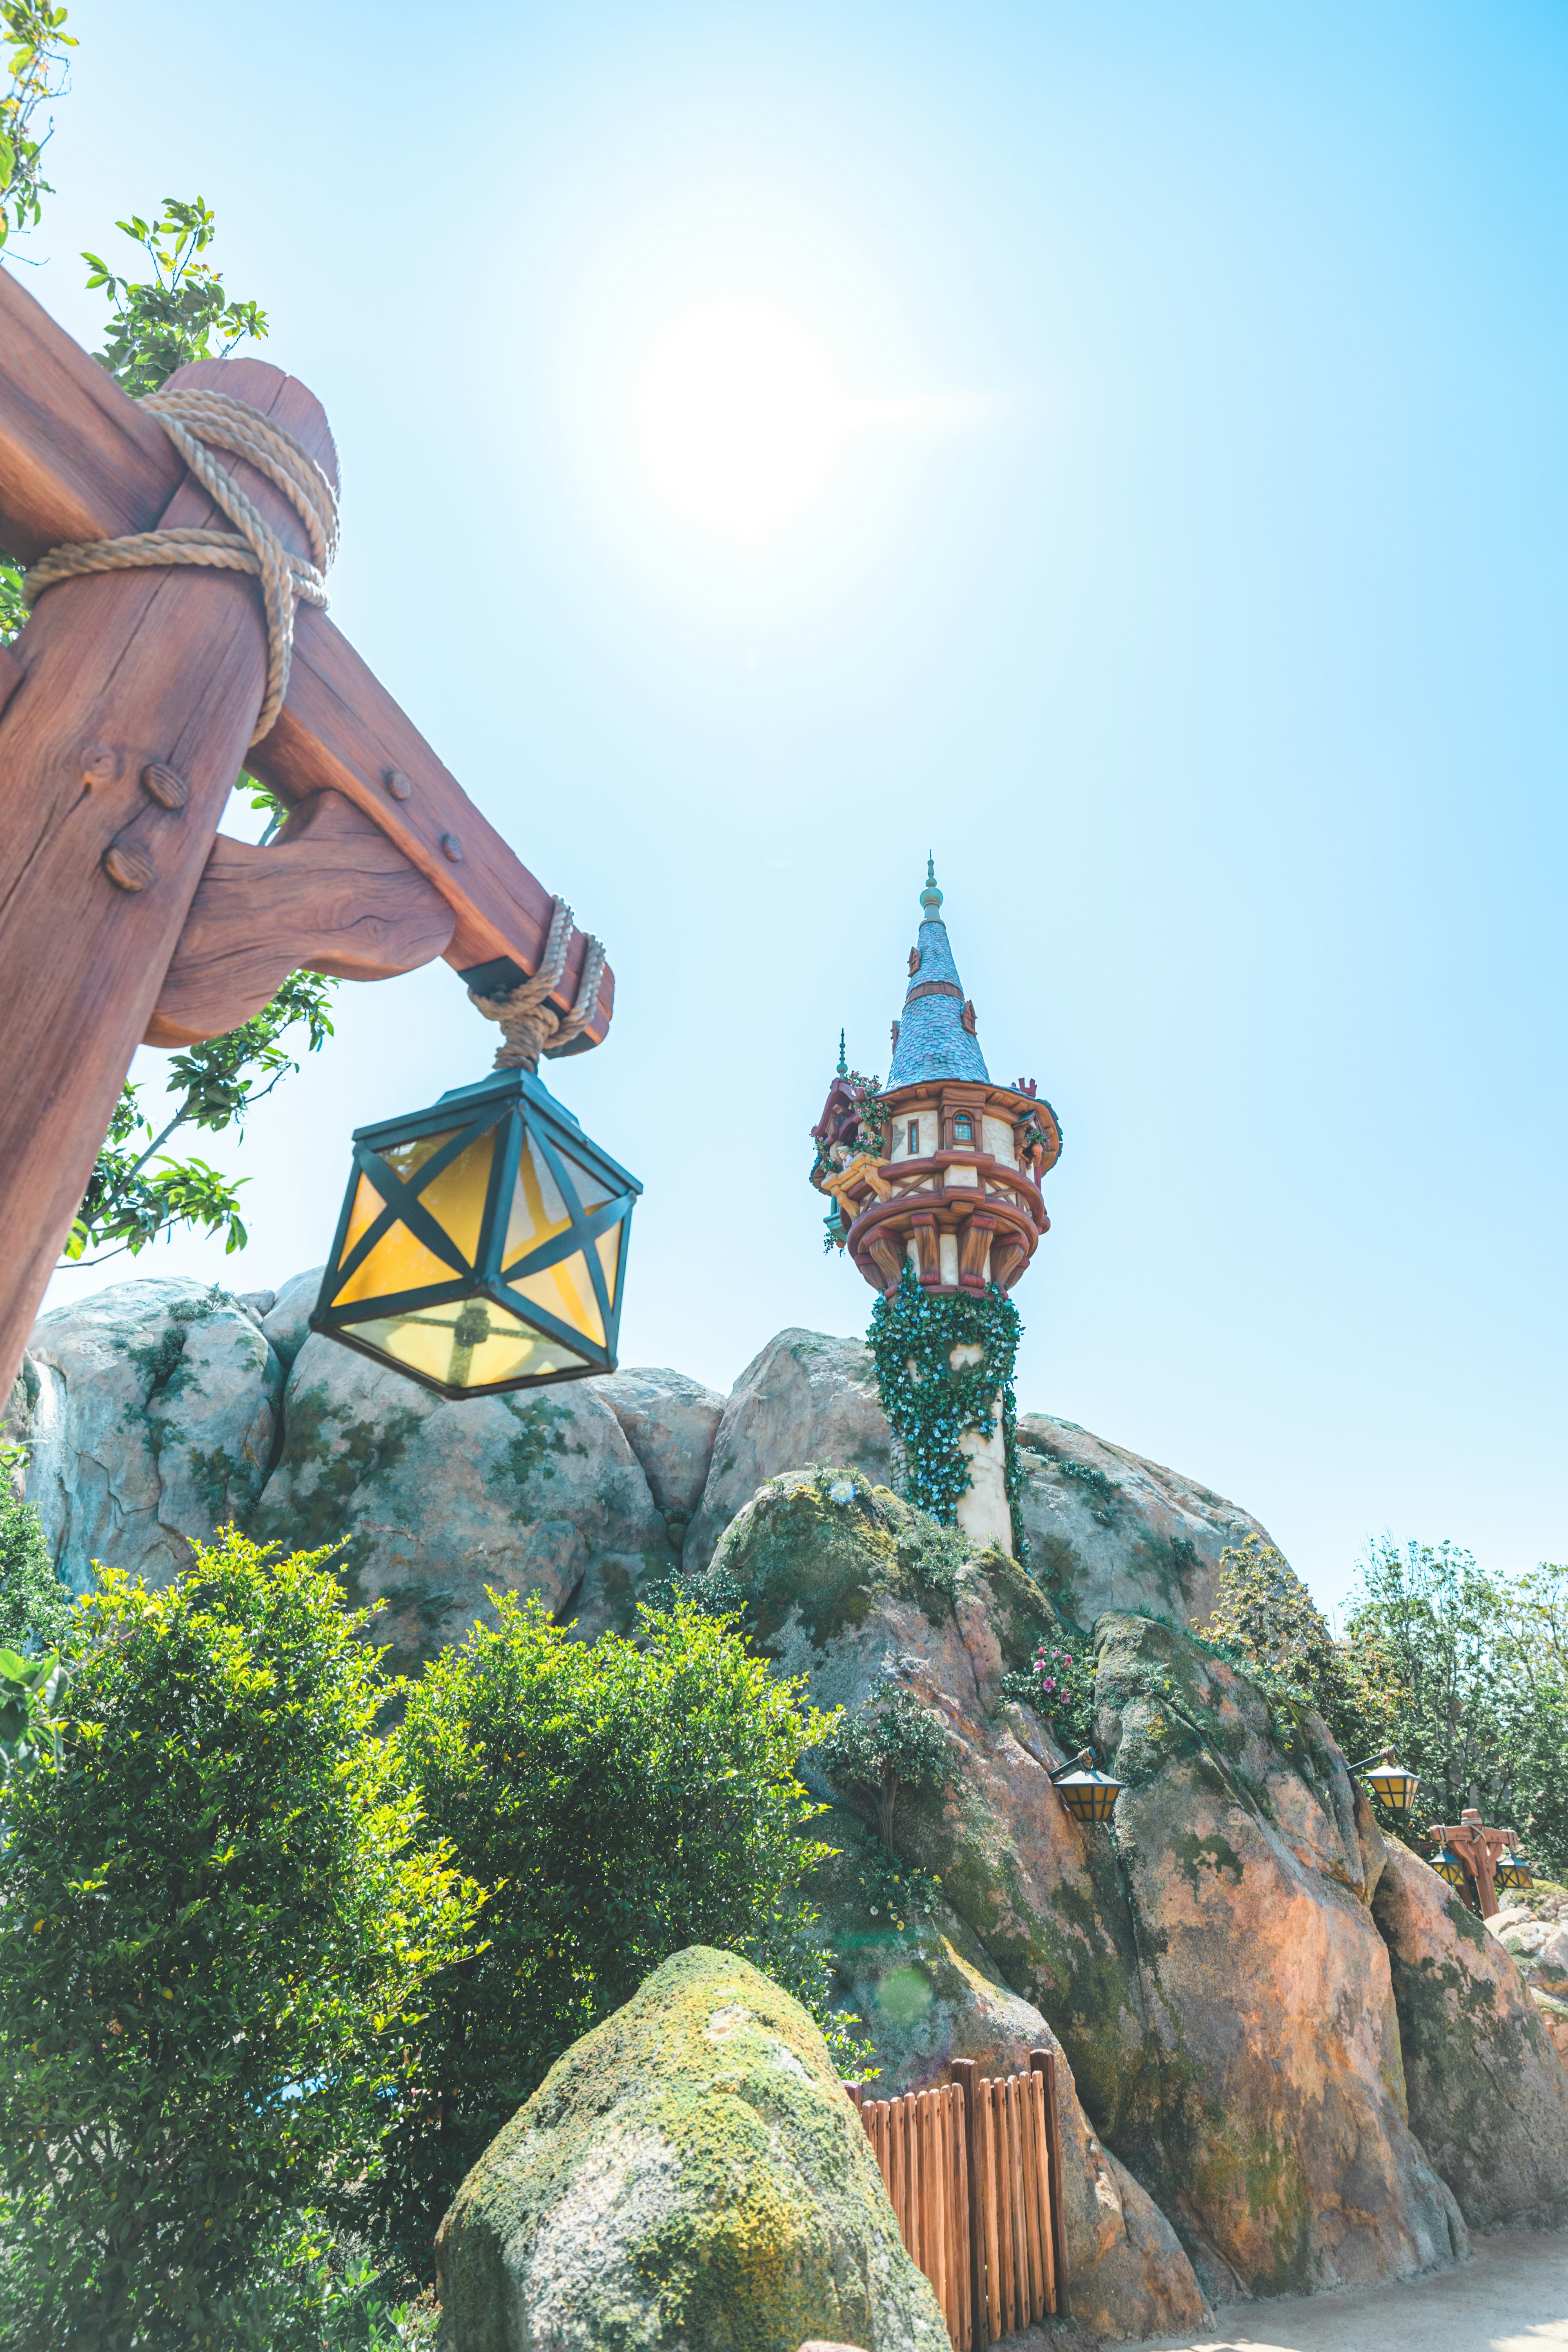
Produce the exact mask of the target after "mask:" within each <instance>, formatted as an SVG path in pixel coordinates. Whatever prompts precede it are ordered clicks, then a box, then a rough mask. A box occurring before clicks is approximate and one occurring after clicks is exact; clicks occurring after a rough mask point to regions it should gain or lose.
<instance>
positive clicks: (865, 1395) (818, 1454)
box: [685, 1330, 893, 1570]
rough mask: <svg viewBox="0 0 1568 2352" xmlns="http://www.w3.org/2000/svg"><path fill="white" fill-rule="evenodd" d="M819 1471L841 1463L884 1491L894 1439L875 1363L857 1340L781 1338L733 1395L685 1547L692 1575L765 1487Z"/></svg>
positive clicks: (809, 1335)
mask: <svg viewBox="0 0 1568 2352" xmlns="http://www.w3.org/2000/svg"><path fill="white" fill-rule="evenodd" d="M813 1462H834V1463H841V1464H844V1465H847V1466H849V1467H850V1468H853V1469H856V1470H859V1471H862V1472H864V1474H865V1475H866V1476H867V1477H868V1478H870V1479H872V1480H874V1481H876V1482H877V1483H879V1484H881V1485H886V1484H887V1482H888V1480H889V1478H890V1476H891V1475H892V1468H893V1433H892V1432H891V1430H890V1429H889V1426H888V1418H887V1415H886V1414H885V1413H884V1412H883V1411H882V1406H881V1401H880V1399H879V1396H878V1394H877V1374H876V1369H875V1367H874V1365H873V1364H872V1361H871V1357H870V1353H869V1351H868V1349H867V1348H865V1347H864V1346H863V1345H862V1343H861V1342H860V1341H859V1340H858V1339H832V1338H830V1337H829V1336H828V1334H827V1333H826V1331H795V1330H791V1331H781V1332H780V1333H779V1334H778V1337H777V1338H776V1339H770V1340H769V1341H768V1344H767V1346H766V1347H765V1348H764V1349H763V1350H762V1353H761V1354H760V1355H757V1356H753V1357H752V1360H751V1362H750V1363H749V1364H748V1365H747V1366H746V1369H745V1370H744V1371H743V1372H742V1374H741V1377H740V1379H739V1380H738V1381H736V1382H735V1385H734V1387H733V1388H732V1389H731V1391H730V1395H729V1399H728V1402H726V1404H725V1406H724V1412H723V1417H722V1419H721V1422H720V1423H719V1429H718V1434H717V1435H716V1437H715V1439H714V1441H713V1460H712V1466H711V1468H710V1471H709V1473H708V1480H707V1484H706V1486H704V1488H703V1492H702V1500H701V1503H700V1506H699V1507H698V1512H697V1516H696V1517H695V1518H694V1519H693V1520H692V1522H691V1527H690V1529H689V1533H688V1535H687V1538H686V1549H685V1564H686V1567H687V1569H688V1570H701V1569H705V1568H706V1567H707V1565H708V1563H709V1561H710V1559H712V1557H713V1547H714V1546H715V1544H716V1543H717V1542H718V1540H719V1538H720V1537H721V1535H722V1534H723V1532H724V1530H725V1528H727V1527H728V1526H729V1524H730V1522H731V1519H732V1518H733V1517H734V1516H735V1514H736V1512H737V1511H738V1510H740V1509H741V1508H742V1506H743V1505H744V1504H746V1503H749V1502H750V1501H751V1499H752V1496H753V1495H754V1494H755V1493H756V1491H757V1488H758V1487H759V1486H761V1485H762V1483H763V1479H764V1478H771V1477H773V1476H774V1475H776V1474H777V1473H778V1472H779V1471H781V1470H800V1469H804V1468H805V1465H807V1464H808V1463H813Z"/></svg>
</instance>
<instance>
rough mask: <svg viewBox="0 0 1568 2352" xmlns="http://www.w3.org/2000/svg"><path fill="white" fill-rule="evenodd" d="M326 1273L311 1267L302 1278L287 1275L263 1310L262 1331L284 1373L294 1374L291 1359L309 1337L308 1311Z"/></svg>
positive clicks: (324, 1268)
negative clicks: (286, 1278)
mask: <svg viewBox="0 0 1568 2352" xmlns="http://www.w3.org/2000/svg"><path fill="white" fill-rule="evenodd" d="M326 1270H327V1269H326V1267H325V1266H324V1265H312V1266H309V1267H307V1268H306V1270H305V1272H304V1273H303V1274H293V1275H290V1276H289V1279H288V1281H287V1282H286V1283H285V1284H284V1285H283V1287H282V1289H281V1290H277V1291H274V1292H273V1294H272V1300H271V1304H270V1305H269V1306H268V1307H266V1308H265V1309H264V1310H263V1314H262V1321H261V1328H262V1329H263V1330H264V1331H265V1332H266V1334H267V1339H268V1346H269V1347H270V1348H271V1349H272V1352H273V1354H274V1355H275V1356H276V1357H277V1358H278V1360H279V1363H280V1364H281V1365H282V1367H283V1370H284V1371H285V1373H288V1372H290V1371H292V1370H293V1369H294V1359H295V1357H296V1356H297V1355H298V1354H299V1352H300V1349H301V1348H302V1347H303V1346H304V1344H305V1342H306V1340H307V1339H309V1338H310V1311H311V1309H312V1307H314V1306H315V1304H316V1299H317V1297H318V1295H319V1293H320V1291H321V1276H322V1275H323V1274H325V1272H326ZM261 1295H262V1296H265V1293H263V1294H261Z"/></svg>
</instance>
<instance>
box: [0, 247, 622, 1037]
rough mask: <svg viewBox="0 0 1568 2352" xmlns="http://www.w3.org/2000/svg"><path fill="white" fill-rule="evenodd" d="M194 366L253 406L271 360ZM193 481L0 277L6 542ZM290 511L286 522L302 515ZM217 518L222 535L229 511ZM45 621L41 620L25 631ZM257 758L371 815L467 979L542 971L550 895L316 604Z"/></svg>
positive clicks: (579, 955) (162, 499) (100, 534)
mask: <svg viewBox="0 0 1568 2352" xmlns="http://www.w3.org/2000/svg"><path fill="white" fill-rule="evenodd" d="M200 364H201V365H202V366H204V367H205V368H207V369H209V370H216V374H209V375H207V376H205V377H204V376H201V375H196V374H192V373H190V372H189V371H182V373H181V374H180V375H179V376H178V377H177V378H176V379H175V381H177V382H179V383H187V382H188V383H197V382H206V383H211V384H212V385H213V386H214V387H215V388H216V389H217V390H220V391H226V392H230V393H232V394H234V395H235V397H236V398H237V399H240V400H244V399H247V398H248V396H249V395H248V394H247V393H246V392H245V391H244V390H243V389H242V376H241V372H242V371H243V370H244V369H245V368H247V367H253V366H258V365H260V364H262V363H261V362H256V361H242V360H229V361H221V362H220V361H206V362H201V363H200ZM273 373H277V371H273ZM225 462H228V461H227V460H226V461H225ZM183 476H184V469H183V467H182V466H181V464H180V461H179V458H178V457H177V456H176V455H175V452H174V447H173V446H172V444H171V443H170V441H169V439H168V436H166V435H165V434H164V433H163V430H162V429H161V428H160V427H159V426H158V425H155V424H154V423H153V419H152V418H151V417H150V416H145V415H142V412H141V410H140V409H139V408H138V407H137V405H136V403H135V402H134V401H133V400H132V399H130V398H128V396H127V395H126V394H125V393H123V392H122V391H121V388H120V386H119V385H118V384H117V383H115V382H114V379H113V378H112V377H111V376H110V375H109V374H108V373H106V372H105V371H104V370H103V369H102V368H100V366H99V364H98V362H97V361H96V360H94V359H91V358H89V355H88V354H87V352H84V351H82V350H81V348H80V347H79V344H77V343H75V342H74V341H72V340H71V338H70V336H69V335H68V334H67V333H66V331H65V330H64V328H63V327H60V326H58V324H57V323H56V321H55V320H53V319H51V318H50V317H49V315H48V313H47V310H44V309H43V308H42V307H41V305H40V304H39V303H37V301H35V300H34V299H33V297H32V295H30V294H29V293H28V292H27V290H26V288H25V287H24V286H22V285H21V284H20V283H19V281H18V280H17V279H16V278H14V277H12V276H11V275H10V274H9V273H8V272H5V271H3V270H0V548H4V549H5V551H6V553H7V554H10V555H13V556H16V557H18V558H20V559H21V560H22V561H23V562H35V561H36V560H37V557H38V556H40V555H42V554H43V553H45V551H47V549H49V548H51V547H58V546H59V545H60V544H61V543H62V542H64V541H72V540H89V539H112V538H117V537H119V536H121V535H122V534H124V533H126V532H130V531H138V530H151V529H152V527H153V524H154V523H156V522H157V521H158V520H159V518H160V517H161V516H162V515H163V510H164V509H165V507H167V505H168V502H169V500H170V499H171V498H172V497H173V496H174V492H175V490H176V488H178V486H179V484H180V482H181V480H182V479H183ZM204 507H205V501H204ZM268 511H271V509H268ZM284 511H285V512H286V513H287V514H288V515H289V520H290V523H291V524H292V522H293V512H292V509H284ZM185 519H186V520H188V519H189V518H188V517H186V518H185ZM217 520H218V521H219V522H220V524H223V527H224V528H227V525H226V523H224V519H223V518H222V517H221V516H220V517H219V518H218V519H217ZM293 543H294V542H293V541H292V540H290V544H293ZM197 576H199V577H205V578H207V579H209V580H212V579H216V578H221V577H222V576H223V575H221V574H217V573H207V574H202V575H197ZM73 584H74V583H73ZM230 585H231V589H232V586H233V583H232V581H231V583H230ZM51 593H52V594H55V595H58V594H59V593H61V592H60V591H59V590H55V591H52V592H51ZM239 593H250V594H252V595H254V593H255V592H254V590H253V589H242V590H241V591H240V592H239ZM47 601H48V600H47V599H46V600H45V602H46V604H47ZM36 626H37V623H36V622H35V623H33V624H31V625H29V628H28V630H27V631H26V632H24V635H31V634H32V630H33V628H35V627H36ZM247 765H248V766H249V767H250V768H251V769H252V771H253V772H254V773H256V774H257V775H259V776H261V777H262V778H263V779H264V780H265V781H266V782H268V783H269V784H271V785H272V786H273V787H274V789H275V790H277V791H278V792H279V793H282V794H283V795H284V797H285V798H287V799H289V800H300V799H305V798H307V797H309V796H310V794H311V793H319V792H324V791H335V792H341V793H343V794H344V796H345V797H346V798H347V799H349V800H352V801H354V802H355V803H357V804H358V805H359V806H360V807H362V808H363V810H364V812H365V814H367V815H368V816H369V817H370V818H371V819H372V821H373V823H374V824H376V825H377V826H378V827H379V828H380V830H381V831H382V832H384V833H385V834H386V835H387V836H388V838H389V839H390V840H392V841H394V842H395V843H396V844H397V845H398V847H399V848H400V849H401V850H402V851H403V852H404V855H405V856H406V857H407V858H408V860H409V862H410V864H411V865H413V866H415V867H416V869H417V870H418V871H419V872H420V873H422V874H423V875H424V876H425V877H426V880H427V881H429V882H430V883H432V884H433V885H434V886H435V887H436V888H437V890H439V891H440V893H441V896H442V897H443V898H445V899H446V900H447V904H448V905H449V906H450V907H451V908H452V909H453V912H454V914H455V916H456V917H457V923H456V928H455V931H454V936H453V939H452V940H451V942H450V943H449V945H448V947H447V950H445V952H446V954H447V961H449V962H450V963H452V964H454V965H455V966H456V967H457V969H458V971H471V970H473V969H474V968H475V967H476V966H483V965H485V964H487V963H500V962H508V963H510V964H513V965H515V966H516V967H517V973H516V976H517V977H521V976H522V975H523V974H525V973H531V972H532V971H536V970H537V968H538V964H539V959H540V956H541V954H542V950H543V946H544V940H545V936H546V933H547V932H548V930H549V927H550V910H551V893H550V892H549V891H548V890H547V889H546V888H545V887H544V885H543V884H542V882H540V881H538V880H537V879H536V878H535V877H534V876H533V875H532V874H531V873H530V872H529V870H528V868H527V866H524V865H523V864H522V862H521V859H520V858H519V857H518V856H516V854H515V852H514V851H513V850H512V849H510V847H509V845H507V843H506V842H505V841H504V840H503V839H502V838H501V836H500V834H499V833H497V832H496V830H495V828H494V827H493V825H491V824H489V822H488V821H487V819H486V818H485V817H483V816H482V815H481V814H480V813H479V810H478V809H477V808H476V807H475V806H474V804H473V803H472V802H471V801H470V800H469V799H468V796H467V794H466V793H464V792H463V789H462V787H461V785H460V784H458V782H457V780H456V778H455V777H453V776H452V775H451V774H450V773H449V772H448V771H447V769H446V768H445V767H444V766H443V765H442V763H441V761H439V760H438V759H437V756H436V754H435V752H434V751H432V750H431V748H430V746H429V745H428V744H427V743H426V741H425V739H424V737H423V736H422V735H421V734H420V733H419V731H418V730H417V728H416V727H415V726H414V725H413V723H412V721H411V720H410V719H407V718H406V717H405V714H404V713H403V712H402V711H401V710H400V709H398V707H397V704H396V703H395V700H394V699H393V698H392V696H391V695H389V694H388V693H387V691H386V689H385V688H384V687H383V686H382V685H381V684H380V683H379V681H378V680H377V679H376V678H375V677H374V674H373V673H372V672H371V671H370V670H369V669H368V668H367V667H366V666H365V664H364V663H363V661H361V659H360V658H359V656H358V655H357V654H356V653H355V652H354V650H353V646H350V645H349V644H348V642H347V640H346V639H345V638H344V637H343V636H342V634H341V632H340V631H339V630H338V629H337V628H336V627H335V626H334V625H333V624H332V623H331V620H329V619H328V617H327V615H326V614H324V613H321V612H320V611H318V610H317V609H316V608H315V607H313V606H310V605H306V606H303V607H301V608H300V612H299V614H297V616H296V632H295V654H294V669H293V675H292V677H291V678H290V681H289V698H288V701H287V703H286V705H285V707H284V710H283V713H282V715H281V717H280V718H279V721H278V724H277V725H276V726H275V727H274V728H273V730H272V731H271V733H270V735H269V736H268V739H267V741H266V743H265V744H264V745H262V744H258V746H257V748H256V751H255V752H254V753H253V754H252V755H251V756H250V757H249V759H248V760H247ZM389 770H391V771H394V772H399V773H401V774H402V775H404V776H405V777H406V778H407V780H408V782H409V785H410V787H411V789H410V791H409V793H408V796H407V798H406V800H403V801H400V800H398V799H396V798H395V796H394V794H393V793H391V792H389V791H388V790H387V788H386V784H385V774H386V772H387V771H389ZM443 835H451V836H452V837H453V839H455V840H456V841H457V842H458V843H459V844H460V845H461V847H462V859H461V862H460V863H459V864H454V863H453V861H452V860H451V859H450V858H449V857H448V856H447V855H446V854H445V853H444V852H443V850H442V847H441V842H442V837H443ZM586 953H587V940H586V937H585V935H584V933H583V932H582V931H580V930H577V931H574V933H573V935H572V942H571V947H570V950H569V952H568V955H567V960H566V969H565V971H564V972H563V975H562V979H561V982H560V983H559V985H558V987H557V988H556V989H555V991H554V993H553V996H552V1002H553V1003H555V1004H556V1005H557V1006H559V1007H560V1009H561V1010H562V1011H565V1010H566V1009H568V1008H569V1007H570V1006H571V1005H572V1003H574V1001H575V998H576V993H577V989H578V986H579V983H580V982H581V980H582V974H583V961H584V956H585V955H586ZM614 1005H615V982H614V978H613V976H612V974H611V972H610V971H609V970H608V969H607V968H606V970H605V976H604V980H603V982H602V984H601V986H600V990H599V1001H598V1008H597V1010H596V1012H595V1016H594V1018H593V1020H592V1021H591V1022H590V1023H589V1025H588V1027H587V1029H586V1030H585V1031H584V1035H583V1037H582V1039H581V1040H580V1041H579V1043H578V1045H577V1046H574V1048H572V1049H571V1050H573V1051H579V1050H586V1048H587V1047H588V1046H589V1045H595V1044H598V1043H599V1042H600V1041H601V1040H602V1039H603V1038H604V1036H605V1032H606V1030H607V1029H608V1026H609V1022H610V1017H611V1014H612V1012H613V1010H614Z"/></svg>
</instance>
